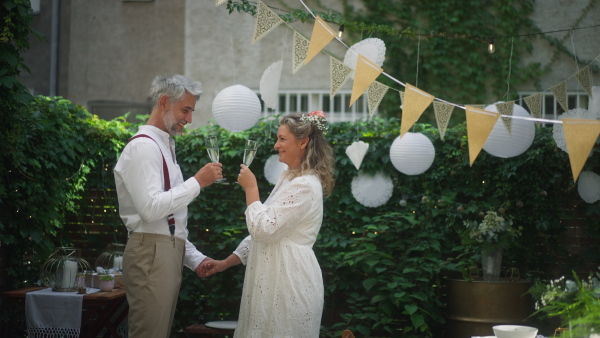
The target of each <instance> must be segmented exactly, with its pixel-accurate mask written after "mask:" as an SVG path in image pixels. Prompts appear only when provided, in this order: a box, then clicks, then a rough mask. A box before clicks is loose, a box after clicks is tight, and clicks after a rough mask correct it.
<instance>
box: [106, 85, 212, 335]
mask: <svg viewBox="0 0 600 338" xmlns="http://www.w3.org/2000/svg"><path fill="white" fill-rule="evenodd" d="M201 93H202V87H201V84H200V82H195V81H192V80H190V79H188V78H186V77H184V76H182V75H171V76H158V77H156V78H155V79H154V81H153V82H152V86H151V89H150V96H151V100H152V104H153V106H152V113H151V114H150V118H149V119H148V122H147V123H146V125H144V126H141V127H140V128H139V130H138V132H137V134H136V135H135V136H134V137H133V138H132V139H131V140H130V141H129V143H128V144H127V145H126V146H125V148H124V149H123V153H122V154H121V156H120V157H119V160H118V162H117V165H116V166H115V169H114V174H115V182H116V186H117V195H118V199H119V214H120V215H121V219H122V220H123V222H124V223H125V225H126V226H127V231H128V233H129V239H128V241H127V246H126V247H125V253H124V257H123V277H124V282H125V292H126V295H127V301H128V303H129V337H131V338H136V337H144V338H145V337H168V336H169V334H170V331H171V326H172V324H173V317H174V315H175V307H176V305H177V298H178V294H179V287H180V285H181V277H182V271H183V266H184V265H185V266H187V267H188V268H190V269H193V270H195V271H196V273H197V274H198V276H200V277H203V276H204V275H203V268H202V265H203V264H205V263H206V262H207V261H209V260H211V258H208V257H206V256H205V255H203V254H202V253H201V252H200V251H198V250H197V249H196V247H195V246H194V245H193V244H192V243H190V242H189V241H188V240H187V236H188V230H187V206H188V204H189V203H190V202H192V200H194V198H195V197H196V196H198V194H199V193H200V190H201V189H202V188H205V187H208V186H209V185H211V184H212V183H213V182H215V181H216V180H217V179H219V178H222V177H223V173H222V168H221V164H220V163H209V164H207V165H205V166H204V167H203V168H202V169H200V170H199V171H198V172H197V173H196V174H195V175H194V176H193V177H190V178H189V179H187V180H186V181H184V180H183V175H182V173H181V169H180V168H179V166H178V165H177V160H176V159H175V143H174V141H173V139H172V137H174V136H178V135H180V134H181V131H182V130H183V128H184V126H185V125H186V124H188V123H191V122H192V112H193V111H194V107H195V106H196V101H197V100H198V98H199V97H200V94H201ZM165 169H166V170H165Z"/></svg>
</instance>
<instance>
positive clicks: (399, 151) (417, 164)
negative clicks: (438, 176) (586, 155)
mask: <svg viewBox="0 0 600 338" xmlns="http://www.w3.org/2000/svg"><path fill="white" fill-rule="evenodd" d="M434 158H435V148H433V144H432V143H431V141H430V140H429V138H427V136H425V135H423V134H421V133H405V134H404V136H402V137H400V136H398V137H396V139H395V140H394V143H392V146H391V147H390V160H391V161H392V164H393V165H394V167H396V169H397V170H398V171H399V172H401V173H403V174H406V175H419V174H422V173H424V172H425V171H426V170H427V169H429V167H431V164H432V163H433V160H434Z"/></svg>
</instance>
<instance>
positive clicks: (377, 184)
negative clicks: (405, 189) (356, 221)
mask: <svg viewBox="0 0 600 338" xmlns="http://www.w3.org/2000/svg"><path fill="white" fill-rule="evenodd" d="M393 190H394V183H393V182H392V179H391V178H390V176H389V175H387V174H384V173H382V172H378V173H377V174H375V175H374V176H371V175H369V174H366V173H363V172H362V171H360V172H359V173H358V175H356V176H355V177H354V178H353V179H352V196H354V198H355V199H356V201H357V202H358V203H360V204H362V205H364V206H367V207H370V208H377V207H379V206H381V205H384V204H385V203H387V201H388V200H389V199H390V197H392V192H393Z"/></svg>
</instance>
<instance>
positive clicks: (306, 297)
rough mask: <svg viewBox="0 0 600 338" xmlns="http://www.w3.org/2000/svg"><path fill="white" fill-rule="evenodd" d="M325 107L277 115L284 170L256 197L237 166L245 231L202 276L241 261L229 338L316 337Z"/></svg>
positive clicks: (326, 167) (326, 169)
mask: <svg viewBox="0 0 600 338" xmlns="http://www.w3.org/2000/svg"><path fill="white" fill-rule="evenodd" d="M326 131H327V121H326V120H325V114H324V113H323V112H321V111H315V112H312V113H310V114H308V115H305V114H301V113H293V114H289V115H286V116H284V117H282V118H281V121H280V127H279V130H278V133H277V142H276V143H275V149H276V150H277V151H278V152H279V161H280V162H283V163H285V164H287V165H288V170H286V171H284V172H283V173H282V174H281V176H280V177H279V181H278V182H277V184H276V185H275V188H274V189H273V191H272V192H271V194H270V195H269V198H267V200H266V201H265V202H264V203H261V202H260V198H259V192H258V186H257V183H256V177H255V176H254V174H253V173H252V171H250V169H248V167H246V166H244V165H241V167H242V169H241V170H240V174H239V176H238V182H239V183H240V185H241V186H242V187H243V188H244V191H245V193H246V204H247V206H248V207H247V209H246V212H245V214H246V224H247V226H248V231H249V233H250V236H248V237H246V239H244V240H243V241H242V242H241V243H240V245H239V246H238V247H237V249H236V250H235V251H234V253H233V254H232V255H230V256H229V257H227V258H226V259H225V260H222V261H212V262H211V263H212V264H211V269H210V270H209V271H207V273H206V274H207V276H208V275H212V274H214V273H216V272H220V271H223V270H225V269H227V268H229V267H231V266H233V265H238V264H240V263H243V264H245V265H246V275H245V277H244V288H243V291H242V301H241V305H240V315H239V319H238V326H237V329H236V330H235V335H234V337H318V336H319V328H320V324H321V315H322V311H323V279H322V276H321V268H320V267H319V263H318V262H317V259H316V257H315V254H314V252H313V250H312V246H313V244H314V243H315V241H316V239H317V235H318V234H319V229H320V228H321V222H322V220H323V196H329V194H330V193H331V190H332V189H333V185H334V178H333V173H334V158H333V151H332V149H331V146H330V145H329V143H327V141H326V140H325V138H324V136H323V133H324V132H326Z"/></svg>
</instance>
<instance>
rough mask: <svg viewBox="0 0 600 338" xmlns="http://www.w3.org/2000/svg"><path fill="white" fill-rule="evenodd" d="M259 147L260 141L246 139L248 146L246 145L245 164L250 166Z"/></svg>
mask: <svg viewBox="0 0 600 338" xmlns="http://www.w3.org/2000/svg"><path fill="white" fill-rule="evenodd" d="M257 148H258V142H256V141H254V140H248V141H246V146H245V147H244V165H245V166H246V167H249V166H250V164H251V163H252V160H254V156H256V149H257Z"/></svg>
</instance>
